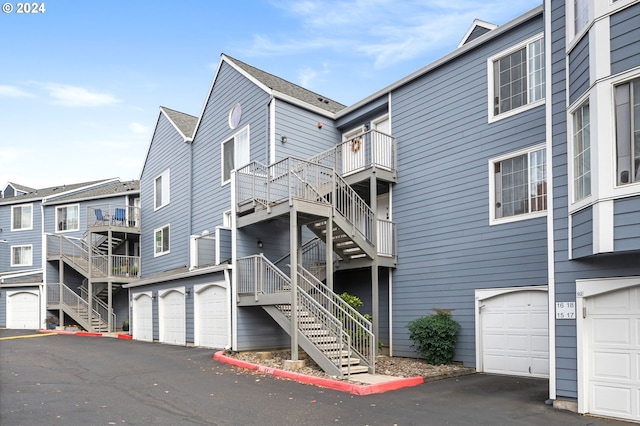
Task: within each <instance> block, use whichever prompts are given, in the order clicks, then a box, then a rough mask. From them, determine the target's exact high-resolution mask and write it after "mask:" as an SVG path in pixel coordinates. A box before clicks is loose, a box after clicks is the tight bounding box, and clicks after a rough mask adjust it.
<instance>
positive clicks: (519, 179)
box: [489, 146, 547, 220]
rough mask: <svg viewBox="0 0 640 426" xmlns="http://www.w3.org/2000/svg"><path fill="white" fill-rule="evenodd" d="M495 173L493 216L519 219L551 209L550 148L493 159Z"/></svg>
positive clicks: (490, 163) (492, 170) (492, 169)
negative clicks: (548, 171) (548, 166)
mask: <svg viewBox="0 0 640 426" xmlns="http://www.w3.org/2000/svg"><path fill="white" fill-rule="evenodd" d="M489 167H490V171H491V172H492V173H493V181H492V186H493V191H492V192H493V194H492V195H493V196H492V197H491V202H492V208H491V211H492V219H493V220H500V219H506V218H517V217H520V216H522V217H523V218H524V217H525V216H527V215H533V214H538V213H541V212H544V211H546V210H547V165H546V150H545V148H542V147H540V146H538V147H536V148H534V149H532V150H529V151H526V152H521V153H518V154H515V155H512V156H508V157H504V158H499V159H495V160H492V161H490V162H489Z"/></svg>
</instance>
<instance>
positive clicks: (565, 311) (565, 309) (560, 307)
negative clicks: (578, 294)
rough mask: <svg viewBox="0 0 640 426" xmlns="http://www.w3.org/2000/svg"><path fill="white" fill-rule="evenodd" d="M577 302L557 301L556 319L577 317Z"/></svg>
mask: <svg viewBox="0 0 640 426" xmlns="http://www.w3.org/2000/svg"><path fill="white" fill-rule="evenodd" d="M575 318H576V302H556V319H575Z"/></svg>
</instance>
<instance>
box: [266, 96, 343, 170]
mask: <svg viewBox="0 0 640 426" xmlns="http://www.w3.org/2000/svg"><path fill="white" fill-rule="evenodd" d="M275 115H276V156H275V158H276V161H279V160H282V159H284V158H286V157H290V156H293V157H298V158H302V159H306V158H309V157H311V156H312V155H315V154H318V153H320V152H322V151H325V150H327V149H329V148H331V147H333V146H335V145H336V144H337V143H338V142H340V140H341V139H340V132H338V131H337V130H336V128H335V125H334V123H333V121H332V120H329V119H327V118H326V117H323V116H321V115H319V114H316V113H314V112H311V111H308V110H305V109H302V108H300V107H298V106H295V105H293V104H290V103H288V102H285V101H280V100H276V111H275ZM318 123H322V128H320V127H318ZM282 136H286V137H287V143H282V142H281V140H282Z"/></svg>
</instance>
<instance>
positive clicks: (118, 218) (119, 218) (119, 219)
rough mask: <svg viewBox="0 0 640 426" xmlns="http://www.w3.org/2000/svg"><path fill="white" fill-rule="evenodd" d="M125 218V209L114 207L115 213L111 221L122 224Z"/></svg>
mask: <svg viewBox="0 0 640 426" xmlns="http://www.w3.org/2000/svg"><path fill="white" fill-rule="evenodd" d="M126 219H127V217H126V214H125V209H120V208H117V209H116V214H115V215H113V221H114V222H115V223H116V224H120V225H122V226H124V225H125V220H126Z"/></svg>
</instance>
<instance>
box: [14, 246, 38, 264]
mask: <svg viewBox="0 0 640 426" xmlns="http://www.w3.org/2000/svg"><path fill="white" fill-rule="evenodd" d="M32 253H33V247H32V246H31V245H24V246H12V247H11V266H31V265H32V264H33V254H32Z"/></svg>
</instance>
